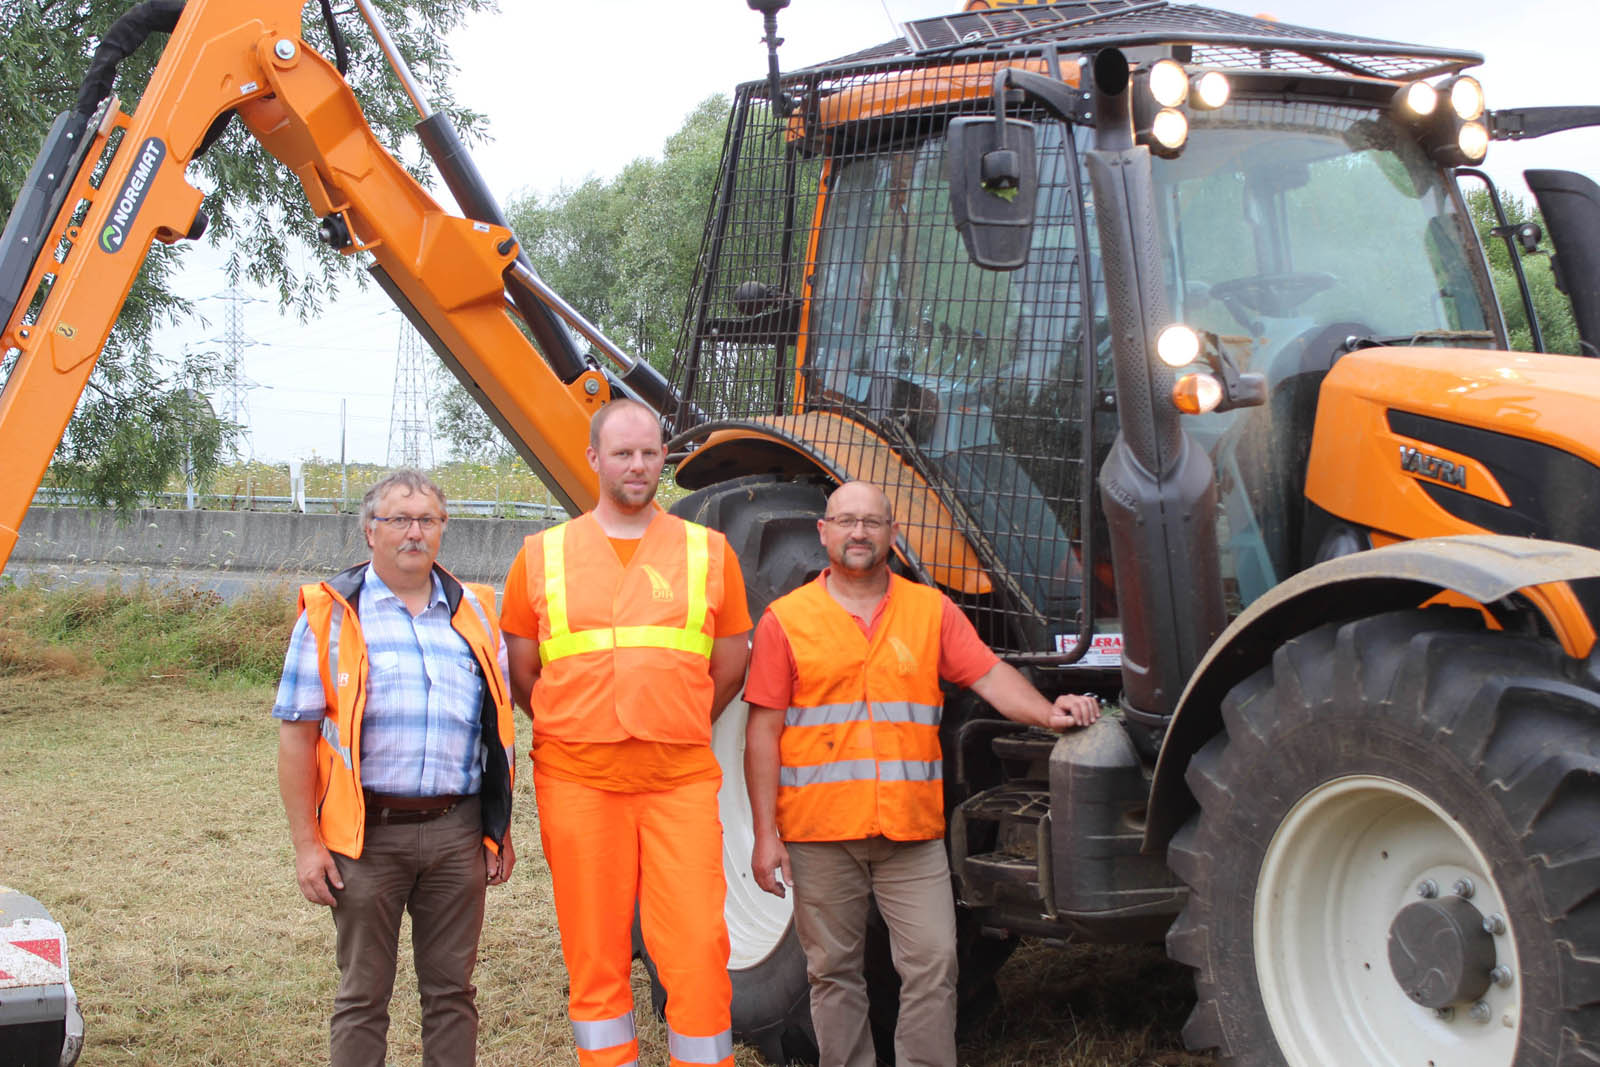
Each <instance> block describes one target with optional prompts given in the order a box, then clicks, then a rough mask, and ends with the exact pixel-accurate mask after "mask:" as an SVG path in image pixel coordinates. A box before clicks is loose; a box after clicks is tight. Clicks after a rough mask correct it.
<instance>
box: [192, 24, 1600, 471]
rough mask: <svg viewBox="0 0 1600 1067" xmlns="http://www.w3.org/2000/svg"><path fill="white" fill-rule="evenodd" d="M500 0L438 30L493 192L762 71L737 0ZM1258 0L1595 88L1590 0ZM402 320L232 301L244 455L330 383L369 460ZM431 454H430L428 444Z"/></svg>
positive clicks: (1508, 180) (1596, 158)
mask: <svg viewBox="0 0 1600 1067" xmlns="http://www.w3.org/2000/svg"><path fill="white" fill-rule="evenodd" d="M501 3H502V6H503V8H504V9H505V10H503V11H502V12H500V13H499V14H495V15H485V16H482V17H480V18H477V19H475V20H473V22H472V23H471V24H469V25H468V26H467V27H466V28H465V29H464V30H462V31H461V32H459V33H457V34H456V35H455V36H454V37H453V38H452V41H451V45H452V51H453V53H454V55H455V57H456V59H457V61H458V63H459V65H460V68H461V70H460V74H459V76H458V77H457V78H456V79H455V86H456V92H457V97H458V99H459V100H460V101H461V102H462V103H463V104H465V105H467V106H469V107H471V108H473V109H475V110H478V111H481V112H483V113H484V114H485V115H487V117H488V127H489V133H490V135H491V137H492V138H493V140H492V142H490V143H489V144H487V145H485V146H483V147H481V148H478V149H476V150H475V151H474V155H475V156H476V158H477V161H478V165H479V167H480V169H481V170H482V171H483V172H484V175H485V176H486V178H487V179H488V182H489V185H490V187H491V189H493V191H494V192H495V194H496V195H497V196H499V197H500V198H501V200H502V201H505V200H506V199H509V198H510V197H512V196H514V195H517V194H521V193H527V192H541V193H547V192H552V191H554V190H556V189H558V188H561V187H563V186H573V185H576V184H578V183H580V182H582V181H583V180H584V179H585V178H588V177H591V176H593V177H600V178H609V177H611V176H613V175H615V174H616V173H617V172H618V171H620V170H621V168H622V167H623V166H624V165H626V164H627V163H628V162H629V161H631V160H633V159H635V158H638V157H640V156H658V155H659V154H660V150H661V145H662V143H663V141H665V139H666V138H667V137H668V136H669V135H671V134H672V133H673V132H674V131H676V130H677V128H678V127H679V126H680V125H681V124H682V121H683V119H684V117H685V116H686V115H687V114H688V113H689V111H690V110H691V109H693V108H694V107H695V105H696V104H698V103H699V102H700V101H702V100H704V99H705V98H706V97H707V96H710V95H712V94H713V93H719V92H720V93H730V94H731V90H732V89H733V87H734V86H735V85H737V84H739V83H741V82H745V81H750V80H752V79H756V78H760V77H763V76H764V75H765V71H766V52H765V47H764V46H763V44H762V43H761V37H762V31H761V17H760V15H758V14H756V13H754V12H752V11H750V10H749V8H748V7H747V5H746V4H745V2H744V0H591V2H589V3H571V2H569V0H562V2H551V0H501ZM960 3H961V0H791V5H790V7H789V8H788V9H786V10H785V11H783V12H781V13H780V15H779V33H780V35H781V36H782V37H783V38H784V39H785V43H784V45H783V48H782V50H781V52H780V60H781V62H782V64H783V67H784V69H785V70H788V69H791V68H794V67H800V66H804V65H807V64H811V63H816V62H821V61H823V60H826V59H831V58H834V57H836V56H840V55H845V54H848V53H850V52H853V51H856V50H858V49H860V48H864V47H866V46H868V45H872V44H877V43H879V42H882V41H887V40H889V39H891V38H893V37H896V36H898V34H899V28H898V27H899V24H900V23H903V22H906V21H910V20H914V19H918V18H924V17H927V16H929V15H937V14H946V13H949V12H952V11H954V10H957V9H958V8H959V7H960ZM1216 6H1225V0H1222V2H1219V3H1217V4H1216ZM1263 9H1264V10H1265V11H1266V12H1267V13H1270V14H1273V15H1275V16H1277V17H1278V18H1280V19H1281V20H1283V21H1284V22H1290V23H1298V24H1300V25H1306V26H1315V27H1318V28H1322V29H1330V30H1342V31H1346V32H1350V33H1359V34H1364V35H1367V36H1372V37H1384V38H1389V39H1394V40H1401V41H1408V42H1422V43H1428V44H1434V45H1441V46H1450V47H1460V48H1465V49H1468V50H1471V51H1476V52H1479V53H1481V54H1483V55H1484V56H1485V59H1486V63H1485V65H1484V66H1483V67H1482V68H1480V69H1479V70H1478V71H1475V73H1476V74H1478V75H1479V77H1480V79H1481V80H1482V81H1483V83H1484V87H1485V92H1486V95H1487V97H1488V101H1489V106H1490V107H1491V108H1495V107H1512V106H1538V105H1554V104H1600V89H1597V88H1596V87H1595V85H1596V83H1595V77H1594V74H1593V69H1594V68H1593V63H1594V60H1593V54H1592V53H1593V48H1594V44H1595V42H1596V41H1597V40H1600V4H1597V3H1595V2H1594V0H1523V2H1521V3H1517V4H1507V3H1505V2H1504V0H1457V2H1455V3H1411V4H1397V3H1394V2H1393V0H1346V2H1344V3H1340V4H1329V3H1327V2H1326V0H1282V2H1276V3H1264V4H1263V8H1257V9H1255V10H1252V9H1251V8H1249V7H1241V8H1239V10H1241V11H1243V12H1245V13H1249V14H1256V13H1259V12H1260V11H1261V10H1263ZM1528 167H1561V168H1564V169H1570V170H1578V171H1581V172H1583V173H1586V174H1588V175H1590V176H1591V177H1594V178H1596V179H1597V180H1600V130H1589V131H1581V132H1575V133H1567V134H1558V135H1554V136H1551V137H1547V138H1545V139H1543V140H1542V141H1540V142H1534V143H1530V144H1526V145H1511V144H1495V145H1493V146H1492V147H1491V148H1490V153H1489V160H1488V164H1487V169H1489V170H1490V171H1491V173H1492V174H1493V175H1494V176H1495V178H1496V180H1497V181H1498V182H1500V183H1501V185H1502V186H1504V187H1507V188H1511V189H1514V190H1515V191H1516V192H1518V193H1519V194H1524V195H1525V194H1526V188H1525V186H1524V185H1523V183H1522V181H1521V177H1520V172H1521V171H1522V170H1523V169H1525V168H1528ZM709 192H710V190H707V193H708V195H709ZM197 253H198V254H197ZM189 261H190V264H191V266H190V267H189V268H188V269H186V270H185V271H184V272H183V275H182V277H181V278H180V280H179V283H178V289H179V291H180V292H181V293H182V294H183V295H185V296H187V297H189V298H191V299H194V300H196V301H198V303H199V307H200V308H201V310H202V311H203V313H204V314H205V316H206V318H207V319H209V320H210V326H209V327H208V328H202V327H190V328H185V329H183V330H180V331H175V332H173V333H171V334H169V336H168V339H167V340H168V347H169V348H170V349H173V350H181V348H182V346H183V345H185V344H188V345H193V346H205V347H216V346H217V345H218V342H217V341H216V338H218V337H220V336H221V334H222V332H223V325H224V323H225V322H226V306H225V304H224V302H223V301H222V300H221V299H220V298H219V297H218V296H217V295H216V294H218V293H219V292H220V290H222V289H223V287H224V283H223V281H222V279H221V278H220V276H219V275H218V274H217V272H216V269H215V263H216V262H217V260H216V258H215V257H214V256H209V255H205V254H204V250H202V249H193V250H191V252H190V255H189ZM346 288H347V289H350V288H351V287H346ZM402 322H403V320H402V319H401V316H400V314H399V312H397V311H395V310H394V309H393V307H392V305H390V304H389V303H388V301H387V299H386V298H384V297H383V296H382V294H381V293H378V292H377V291H376V290H375V289H373V290H371V291H369V292H367V293H364V294H360V293H353V292H350V293H347V294H346V295H345V296H342V297H341V299H340V301H339V303H338V305H337V306H335V307H332V308H330V309H329V312H328V314H327V315H325V316H324V318H323V319H322V320H321V321H319V322H314V323H310V324H302V323H300V322H299V321H297V320H295V319H293V318H284V317H281V316H279V315H278V314H277V311H276V307H275V304H274V302H273V300H272V299H271V298H267V297H263V298H262V299H261V300H260V301H258V302H253V303H250V304H248V305H246V306H245V307H244V327H245V332H246V333H247V334H248V335H249V337H250V338H251V339H252V340H253V341H254V342H255V344H253V345H251V346H249V347H248V348H246V349H245V350H244V367H245V373H246V375H247V377H248V379H249V380H250V381H251V382H252V383H254V384H255V386H256V388H253V389H251V390H250V391H249V394H248V406H249V423H250V428H251V434H250V438H251V442H252V446H253V451H254V455H255V456H256V458H258V459H262V460H266V461H272V462H281V461H283V460H287V459H289V458H302V459H303V458H309V457H310V456H311V455H312V454H313V453H315V454H317V455H319V456H321V457H323V458H332V459H336V458H337V457H338V454H339V409H340V400H341V399H344V400H347V401H348V405H349V407H348V411H349V416H348V422H347V427H348V438H347V442H348V443H347V455H348V456H349V458H350V459H351V460H352V461H364V462H379V463H381V462H383V461H384V459H385V449H386V446H387V441H388V429H389V414H390V406H391V391H392V387H393V384H394V376H395V353H396V351H397V349H398V347H399V341H400V331H401V324H402ZM429 358H430V359H431V356H430V357H429ZM436 454H437V458H438V459H439V460H441V461H442V460H443V459H444V450H443V447H442V445H441V446H440V447H439V448H438V450H437V453H436Z"/></svg>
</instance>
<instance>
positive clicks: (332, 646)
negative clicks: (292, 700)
mask: <svg viewBox="0 0 1600 1067" xmlns="http://www.w3.org/2000/svg"><path fill="white" fill-rule="evenodd" d="M343 630H344V605H343V604H340V603H339V602H338V601H337V600H335V601H334V602H333V605H332V610H331V611H330V612H329V613H328V647H327V648H325V649H323V653H324V655H325V657H326V659H327V661H328V677H329V678H332V679H333V690H334V692H335V693H337V692H338V691H339V634H340V633H341V632H342V631H343Z"/></svg>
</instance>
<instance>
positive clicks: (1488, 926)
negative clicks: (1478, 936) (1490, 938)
mask: <svg viewBox="0 0 1600 1067" xmlns="http://www.w3.org/2000/svg"><path fill="white" fill-rule="evenodd" d="M1483 932H1484V933H1486V934H1493V935H1494V936H1495V937H1499V936H1500V935H1501V934H1503V933H1505V932H1506V921H1505V920H1504V919H1502V918H1501V917H1500V916H1498V915H1485V916H1484V917H1483Z"/></svg>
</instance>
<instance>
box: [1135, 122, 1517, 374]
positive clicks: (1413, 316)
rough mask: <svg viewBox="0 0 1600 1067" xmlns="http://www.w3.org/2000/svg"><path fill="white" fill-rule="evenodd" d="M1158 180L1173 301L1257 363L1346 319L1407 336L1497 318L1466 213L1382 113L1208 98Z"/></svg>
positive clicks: (1360, 329) (1160, 163) (1482, 326)
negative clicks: (1215, 103) (1215, 107)
mask: <svg viewBox="0 0 1600 1067" xmlns="http://www.w3.org/2000/svg"><path fill="white" fill-rule="evenodd" d="M1155 180H1156V187H1157V209H1158V211H1159V212H1160V215H1161V232H1162V235H1163V237H1164V240H1165V249H1166V253H1167V262H1166V263H1165V264H1164V268H1165V273H1166V278H1167V283H1168V287H1169V295H1170V296H1171V299H1172V308H1173V310H1174V311H1175V312H1177V313H1178V316H1179V317H1180V318H1181V319H1182V320H1183V321H1184V322H1186V323H1188V324H1189V325H1191V326H1193V327H1195V328H1197V329H1205V330H1211V331H1213V332H1215V333H1216V334H1218V335H1219V336H1220V337H1222V338H1223V339H1224V343H1225V344H1226V345H1227V346H1228V348H1229V350H1230V352H1232V353H1234V354H1235V355H1236V357H1238V358H1240V359H1241V362H1243V363H1250V364H1252V366H1251V367H1250V368H1247V369H1254V370H1269V371H1270V370H1272V369H1274V368H1273V367H1272V365H1273V364H1276V363H1277V362H1278V361H1280V360H1281V359H1282V358H1285V357H1291V358H1292V357H1295V356H1297V354H1298V349H1297V347H1296V345H1295V342H1296V341H1297V340H1298V339H1302V338H1304V337H1305V335H1306V333H1307V331H1322V330H1326V329H1327V328H1329V327H1331V326H1335V325H1340V326H1341V327H1344V326H1348V327H1349V328H1350V329H1349V330H1348V331H1347V332H1353V333H1359V334H1361V335H1364V336H1369V337H1407V338H1409V337H1412V336H1414V335H1418V334H1426V335H1437V334H1440V333H1457V334H1458V333H1460V332H1463V331H1464V332H1468V333H1482V332H1483V331H1488V330H1490V329H1491V328H1492V327H1491V323H1492V322H1493V321H1494V320H1493V317H1492V315H1491V313H1490V312H1489V311H1488V308H1489V307H1490V306H1491V305H1490V303H1489V300H1490V296H1489V287H1488V280H1487V278H1486V277H1485V276H1484V274H1483V272H1482V270H1481V269H1480V268H1479V267H1478V265H1477V263H1478V261H1477V258H1476V256H1475V254H1474V253H1473V252H1471V251H1469V250H1471V249H1472V248H1473V246H1474V241H1475V238H1474V237H1473V235H1472V227H1471V223H1470V221H1469V220H1468V219H1466V218H1465V217H1464V216H1463V215H1462V214H1461V213H1460V212H1459V211H1458V210H1457V206H1456V202H1455V200H1454V199H1453V197H1452V195H1451V191H1450V183H1449V181H1448V180H1447V179H1446V177H1445V175H1444V173H1443V172H1442V171H1441V170H1440V169H1439V168H1438V167H1437V166H1435V165H1434V164H1433V163H1432V162H1431V161H1430V160H1429V159H1428V157H1427V156H1426V155H1425V154H1424V153H1423V152H1422V150H1421V149H1420V148H1419V147H1418V146H1417V143H1416V141H1415V139H1414V138H1413V137H1411V136H1410V135H1409V134H1406V133H1404V132H1403V131H1401V130H1400V129H1398V128H1397V127H1396V126H1395V124H1394V123H1393V122H1391V121H1390V120H1389V119H1388V118H1387V117H1386V116H1385V115H1383V114H1382V113H1381V112H1377V111H1374V110H1373V109H1371V108H1365V107H1355V106H1345V105H1337V104H1321V103H1309V102H1283V101H1256V100H1246V101H1241V102H1239V103H1236V104H1234V105H1232V106H1229V107H1226V108H1223V109H1222V110H1220V111H1216V112H1210V113H1206V112H1200V113H1197V114H1195V115H1194V116H1193V119H1192V133H1191V136H1190V140H1189V143H1188V144H1187V145H1186V146H1185V147H1184V150H1183V154H1182V155H1181V156H1179V157H1178V158H1177V159H1175V160H1157V161H1156V163H1155ZM1490 339H1491V338H1489V337H1484V338H1481V340H1482V341H1485V342H1486V341H1488V340H1490ZM1263 364H1265V365H1266V366H1263Z"/></svg>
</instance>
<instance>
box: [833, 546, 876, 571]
mask: <svg viewBox="0 0 1600 1067" xmlns="http://www.w3.org/2000/svg"><path fill="white" fill-rule="evenodd" d="M888 556H889V546H887V545H884V546H883V547H882V548H881V549H880V548H879V547H878V546H877V545H875V544H873V543H872V542H871V541H851V542H847V543H846V544H845V545H844V546H843V547H841V548H840V549H839V558H838V559H837V560H830V561H829V562H831V563H832V564H833V565H834V566H836V567H838V568H839V569H840V570H844V571H849V572H851V573H852V574H864V573H866V572H867V571H870V570H874V569H875V568H876V567H877V566H878V564H880V563H882V562H883V561H884V560H885V559H887V558H888Z"/></svg>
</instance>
